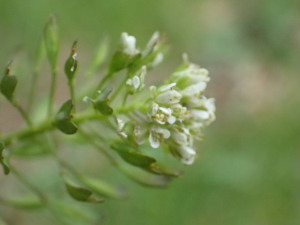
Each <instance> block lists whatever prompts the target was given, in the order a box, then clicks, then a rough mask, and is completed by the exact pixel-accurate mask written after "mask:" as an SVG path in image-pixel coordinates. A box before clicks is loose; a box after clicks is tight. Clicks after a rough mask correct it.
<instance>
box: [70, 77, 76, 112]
mask: <svg viewBox="0 0 300 225" xmlns="http://www.w3.org/2000/svg"><path fill="white" fill-rule="evenodd" d="M69 87H70V95H71V99H72V100H73V101H74V107H73V112H74V113H76V98H75V93H74V80H70V81H69Z"/></svg>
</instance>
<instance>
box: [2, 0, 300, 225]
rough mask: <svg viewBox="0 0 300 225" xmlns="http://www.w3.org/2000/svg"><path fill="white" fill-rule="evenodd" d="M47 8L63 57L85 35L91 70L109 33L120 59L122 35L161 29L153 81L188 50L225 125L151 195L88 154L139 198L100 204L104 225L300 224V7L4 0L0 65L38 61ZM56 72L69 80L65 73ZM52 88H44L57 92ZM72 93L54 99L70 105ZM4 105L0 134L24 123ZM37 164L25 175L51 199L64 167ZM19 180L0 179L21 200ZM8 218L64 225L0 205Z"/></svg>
mask: <svg viewBox="0 0 300 225" xmlns="http://www.w3.org/2000/svg"><path fill="white" fill-rule="evenodd" d="M50 13H56V15H57V17H58V21H59V28H60V36H61V53H60V56H59V57H60V58H61V59H62V60H63V59H65V58H66V57H67V55H68V54H69V48H70V46H71V43H72V42H73V41H74V40H75V39H78V53H79V56H78V59H79V63H80V71H82V72H83V71H84V70H85V68H87V66H88V62H89V60H90V58H91V56H92V54H93V50H94V48H95V46H97V45H98V43H99V42H100V41H101V39H102V38H103V37H104V36H105V35H107V34H108V35H109V36H110V37H111V43H112V45H111V46H112V47H111V52H112V51H113V50H115V46H116V44H117V41H118V39H119V37H120V34H121V32H124V31H126V32H128V33H129V34H130V35H134V36H135V37H136V38H137V45H138V46H140V47H143V46H144V45H145V44H146V42H147V41H148V39H149V38H150V36H151V35H152V33H153V32H154V31H156V30H159V31H161V32H163V33H166V34H167V37H168V39H169V43H170V45H171V49H170V54H169V56H168V58H167V59H166V61H165V63H164V65H162V66H160V67H159V68H158V69H157V70H155V71H153V72H151V75H150V74H149V76H148V78H149V77H151V79H158V78H155V77H160V78H161V77H167V76H169V74H171V72H172V70H173V69H175V68H176V67H177V65H178V64H179V63H180V62H181V55H182V53H183V52H187V53H188V54H189V57H190V60H191V61H192V62H195V63H198V64H200V65H201V66H202V67H204V68H207V69H208V70H209V71H210V76H211V81H210V83H209V85H208V91H207V94H206V95H207V96H208V97H214V98H216V106H217V113H216V116H217V120H216V121H215V122H214V123H213V124H212V125H211V126H210V127H208V129H207V130H206V131H205V137H204V142H203V143H201V144H200V145H199V146H197V149H198V153H199V157H198V159H197V160H196V162H195V164H194V165H192V166H189V167H185V170H186V173H185V175H184V177H183V179H179V180H174V181H173V182H172V183H171V185H170V186H169V187H168V188H166V189H158V190H157V189H152V188H145V187H142V186H140V185H138V184H135V183H133V182H132V181H130V180H128V179H127V178H125V177H124V176H123V175H122V174H120V173H119V172H118V171H116V170H115V169H114V168H111V167H109V166H108V164H107V162H103V163H102V161H100V160H99V161H98V160H97V159H94V158H93V157H92V156H91V157H90V159H91V160H92V163H93V165H94V166H93V168H92V169H91V168H89V169H86V170H87V171H89V173H91V174H94V175H97V174H100V175H99V176H100V177H102V178H105V179H106V180H108V181H110V182H112V183H114V184H123V185H124V186H127V187H128V189H129V191H130V193H131V198H130V199H129V200H126V201H121V202H118V201H113V200H108V201H107V202H106V203H105V204H102V205H100V206H92V208H91V209H90V210H91V211H93V212H94V213H95V212H96V214H97V215H98V216H99V218H100V220H101V224H107V225H121V224H122V225H129V224H130V225H132V224H143V225H154V224H155V225H165V224H174V225H202V224H203V225H283V224H284V225H298V224H300V192H299V188H300V183H299V178H300V170H299V169H300V161H299V160H300V152H299V150H300V118H299V113H300V93H299V86H300V57H299V56H300V1H296V0H294V1H293V0H270V1H267V0H252V1H238V0H227V1H226V0H151V1H141V0H110V1H108V0H98V1H96V0H85V1H80V0H72V1H71V0H64V1H61V0H60V1H58V0H51V1H50V0H48V1H47V0H39V1H37V0H26V1H17V0H10V1H4V0H2V1H0V43H1V45H0V49H1V53H0V65H1V67H3V68H4V67H5V64H6V62H7V60H8V59H9V58H11V57H12V56H13V55H14V54H15V52H21V53H18V54H23V53H22V52H23V51H24V52H27V53H28V57H27V56H26V57H23V58H27V60H28V59H30V58H31V57H32V55H33V54H34V52H35V48H36V45H37V42H38V40H39V37H40V36H41V33H42V30H43V27H44V24H45V22H46V21H47V19H48V17H49V14H50ZM20 49H21V50H20ZM19 63H20V65H23V64H24V63H23V64H22V62H19ZM25 65H27V64H26V63H25ZM23 69H24V70H25V69H27V72H26V73H27V74H26V73H25V72H24V73H23V74H22V75H20V77H21V78H20V79H23V81H22V82H23V83H22V86H23V88H24V90H25V91H26V89H27V90H28V88H29V81H28V77H27V75H30V66H28V65H27V68H26V66H24V65H23ZM46 69H47V71H48V66H47V65H45V71H46ZM42 71H43V69H42ZM43 72H44V71H43ZM45 74H48V72H45ZM78 74H80V72H79V73H78ZM100 74H101V73H100ZM100 74H99V76H100ZM42 75H43V74H42ZM42 75H41V76H42ZM45 76H46V75H45ZM59 76H61V77H63V76H64V75H63V73H62V69H61V70H60V74H59ZM47 79H48V78H47ZM47 79H45V80H46V81H47ZM26 80H27V83H26ZM44 83H45V82H44ZM42 84H43V83H42ZM43 85H44V86H42V88H40V90H41V91H42V90H43V89H44V88H45V87H48V84H43ZM63 86H64V84H62V85H61V87H60V88H59V89H58V94H57V96H56V102H63V100H64V99H65V97H64V98H63V100H61V98H62V96H63V95H66V94H67V92H66V91H64V88H63ZM20 93H21V91H20ZM41 93H42V94H41V95H45V96H46V93H44V92H41ZM20 99H22V97H21V96H20ZM1 100H3V99H2V97H1ZM23 100H24V101H26V96H24V97H23ZM0 104H1V105H0V127H1V129H2V130H3V131H9V130H12V129H14V128H16V127H17V126H18V125H19V123H20V122H19V120H20V119H18V118H19V116H18V113H17V112H14V111H13V109H12V108H9V106H8V105H7V104H5V103H4V101H1V103H0ZM7 108H8V109H7ZM69 148H70V147H69ZM69 150H70V149H69ZM74 151H75V150H74ZM76 151H77V153H78V154H79V156H77V159H74V160H78V162H80V161H82V160H83V159H84V160H83V161H84V163H82V162H81V164H80V165H82V166H85V167H87V166H88V165H89V164H90V161H88V160H87V159H88V156H86V154H87V155H88V154H90V153H84V154H83V153H80V147H79V148H78V150H76ZM86 151H87V150H86ZM69 153H70V154H72V151H69ZM80 154H81V155H80ZM37 161H39V160H20V161H17V162H18V163H19V165H20V166H23V167H20V168H27V170H23V173H26V174H27V175H28V176H29V177H30V178H31V179H32V180H38V182H42V183H43V185H44V186H45V187H46V188H48V189H49V191H50V192H51V190H52V189H53V188H54V187H56V186H55V184H56V183H57V182H58V181H57V179H58V178H56V177H57V176H58V175H57V173H58V171H57V168H56V167H55V165H54V164H53V163H52V164H51V162H50V160H48V159H47V158H43V159H42V160H40V161H39V162H37ZM99 162H101V165H99ZM46 163H47V165H48V167H47V168H46V167H44V165H45V164H46ZM14 182H15V181H14V179H13V178H7V177H4V175H2V173H1V174H0V190H1V189H2V190H1V191H0V192H1V194H2V192H3V191H6V193H8V194H9V193H13V190H12V189H13V188H12V185H13V187H14V188H16V189H17V188H18V185H19V183H14ZM73 203H74V202H73ZM76 204H79V205H80V203H76ZM82 207H90V206H89V205H85V204H83V206H82ZM0 216H1V217H2V218H4V220H6V221H7V222H8V224H18V225H25V224H57V221H56V220H55V218H53V217H52V216H51V215H49V214H47V213H46V212H44V211H37V212H34V211H22V210H21V211H16V210H13V209H10V208H8V207H3V206H0Z"/></svg>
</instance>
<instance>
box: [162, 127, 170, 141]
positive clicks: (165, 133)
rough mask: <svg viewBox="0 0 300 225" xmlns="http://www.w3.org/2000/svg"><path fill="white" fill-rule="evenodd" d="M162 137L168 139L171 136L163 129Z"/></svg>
mask: <svg viewBox="0 0 300 225" xmlns="http://www.w3.org/2000/svg"><path fill="white" fill-rule="evenodd" d="M163 136H164V138H165V139H168V138H169V137H170V136H171V133H170V131H169V130H167V129H163Z"/></svg>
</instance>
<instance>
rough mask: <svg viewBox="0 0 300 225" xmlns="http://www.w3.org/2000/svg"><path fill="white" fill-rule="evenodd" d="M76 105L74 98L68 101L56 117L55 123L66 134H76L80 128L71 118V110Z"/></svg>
mask: <svg viewBox="0 0 300 225" xmlns="http://www.w3.org/2000/svg"><path fill="white" fill-rule="evenodd" d="M73 106H74V101H73V100H72V99H70V100H68V101H66V102H65V103H64V104H63V105H62V106H61V108H60V109H59V111H58V113H57V114H56V116H55V117H54V123H53V124H54V125H55V126H56V127H57V128H58V129H59V130H60V131H61V132H63V133H65V134H75V133H76V132H77V130H78V127H77V126H76V124H75V123H74V122H73V121H72V120H71V119H72V118H73V117H72V116H71V111H72V108H73Z"/></svg>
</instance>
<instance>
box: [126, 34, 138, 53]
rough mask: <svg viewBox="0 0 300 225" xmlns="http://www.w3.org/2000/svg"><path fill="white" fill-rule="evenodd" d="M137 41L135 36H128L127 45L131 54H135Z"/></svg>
mask: <svg viewBox="0 0 300 225" xmlns="http://www.w3.org/2000/svg"><path fill="white" fill-rule="evenodd" d="M135 42H136V39H135V37H133V36H128V37H127V38H126V46H127V50H128V52H129V53H130V54H134V53H135Z"/></svg>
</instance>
